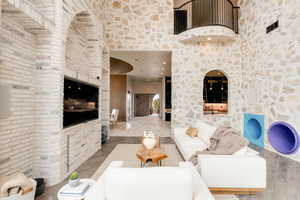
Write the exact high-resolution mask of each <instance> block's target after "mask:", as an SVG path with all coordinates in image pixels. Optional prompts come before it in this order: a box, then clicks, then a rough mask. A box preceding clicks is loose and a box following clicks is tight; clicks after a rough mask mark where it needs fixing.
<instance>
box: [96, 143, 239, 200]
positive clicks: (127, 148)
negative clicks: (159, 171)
mask: <svg viewBox="0 0 300 200" xmlns="http://www.w3.org/2000/svg"><path fill="white" fill-rule="evenodd" d="M139 147H140V144H118V145H117V146H116V147H115V148H114V150H113V151H112V152H111V153H110V154H109V155H108V156H107V158H106V159H105V160H104V162H103V163H102V165H101V166H100V167H99V169H98V170H97V171H96V172H95V174H94V175H93V176H92V178H93V179H95V180H96V179H98V178H99V177H100V176H101V174H102V173H103V172H104V171H105V169H106V168H107V166H108V165H109V164H110V163H111V162H112V161H124V167H133V168H139V167H140V162H139V161H138V160H137V158H136V155H135V154H136V151H137V149H138V148H139ZM161 148H162V149H163V151H164V152H165V153H166V154H167V155H168V156H169V157H168V158H167V159H166V160H164V161H163V163H162V165H163V166H178V163H179V162H180V161H183V160H182V157H181V156H180V154H179V152H178V150H177V149H176V146H175V144H162V145H161ZM214 197H215V199H216V200H238V198H237V197H236V196H234V195H214Z"/></svg>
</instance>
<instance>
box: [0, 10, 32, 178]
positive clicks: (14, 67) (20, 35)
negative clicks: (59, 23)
mask: <svg viewBox="0 0 300 200" xmlns="http://www.w3.org/2000/svg"><path fill="white" fill-rule="evenodd" d="M36 47H37V45H36V37H35V36H34V35H32V34H30V33H28V32H26V31H24V29H23V27H22V26H21V25H20V24H18V23H15V22H14V21H12V20H10V19H9V18H7V17H6V16H4V15H3V16H2V23H1V28H0V48H1V49H0V84H5V85H9V86H11V90H12V92H11V95H12V96H11V103H12V104H11V106H12V108H11V115H10V116H9V117H8V118H6V119H1V120H0V160H5V162H3V163H1V165H0V174H11V173H15V172H20V171H21V172H24V173H25V174H27V175H32V173H33V171H32V169H33V151H34V148H33V145H34V143H33V138H34V127H35V102H34V98H33V96H34V94H35V82H34V77H35V71H36V66H35V61H34V60H35V57H36ZM7 159H9V160H7Z"/></svg>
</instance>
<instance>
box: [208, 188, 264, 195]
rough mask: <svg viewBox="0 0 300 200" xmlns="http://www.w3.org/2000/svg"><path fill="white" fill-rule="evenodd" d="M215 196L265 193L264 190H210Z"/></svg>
mask: <svg viewBox="0 0 300 200" xmlns="http://www.w3.org/2000/svg"><path fill="white" fill-rule="evenodd" d="M209 191H210V192H211V193H213V194H237V195H239V194H241V195H255V194H256V193H258V192H263V191H264V189H263V188H209Z"/></svg>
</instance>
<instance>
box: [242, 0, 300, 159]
mask: <svg viewBox="0 0 300 200" xmlns="http://www.w3.org/2000/svg"><path fill="white" fill-rule="evenodd" d="M299 13H300V3H299V1H297V0H290V1H283V0H282V1H260V0H243V1H241V17H240V35H241V38H242V59H243V60H242V67H243V85H242V91H244V94H243V102H244V105H243V111H245V112H250V113H257V114H263V115H265V119H266V122H265V124H266V126H265V128H266V130H265V133H266V136H265V138H266V141H265V144H266V148H268V149H270V150H274V149H273V148H272V147H271V146H270V144H269V141H268V140H267V128H268V127H269V126H270V124H271V123H273V122H275V121H286V122H289V123H290V124H292V125H293V126H294V127H295V128H296V129H297V130H298V132H300V118H299V111H300V14H299ZM276 20H279V28H278V29H276V30H274V31H272V32H270V33H269V34H266V27H267V26H268V25H270V24H272V23H273V22H275V21H276ZM274 151H275V150H274ZM289 157H290V158H292V159H294V160H297V161H300V151H298V153H296V154H294V155H289Z"/></svg>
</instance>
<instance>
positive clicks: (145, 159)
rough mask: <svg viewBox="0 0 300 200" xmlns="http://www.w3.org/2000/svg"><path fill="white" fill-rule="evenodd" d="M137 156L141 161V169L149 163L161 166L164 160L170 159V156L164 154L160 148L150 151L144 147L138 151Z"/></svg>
mask: <svg viewBox="0 0 300 200" xmlns="http://www.w3.org/2000/svg"><path fill="white" fill-rule="evenodd" d="M136 156H137V158H138V159H139V160H140V161H141V167H144V166H145V165H146V164H147V163H149V162H151V163H153V164H157V165H158V166H161V165H162V160H163V159H166V158H168V155H167V154H165V153H163V151H162V150H161V148H160V147H155V148H154V149H151V150H148V149H146V148H145V147H144V146H143V145H142V146H141V147H140V148H139V149H138V151H137V153H136Z"/></svg>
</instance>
